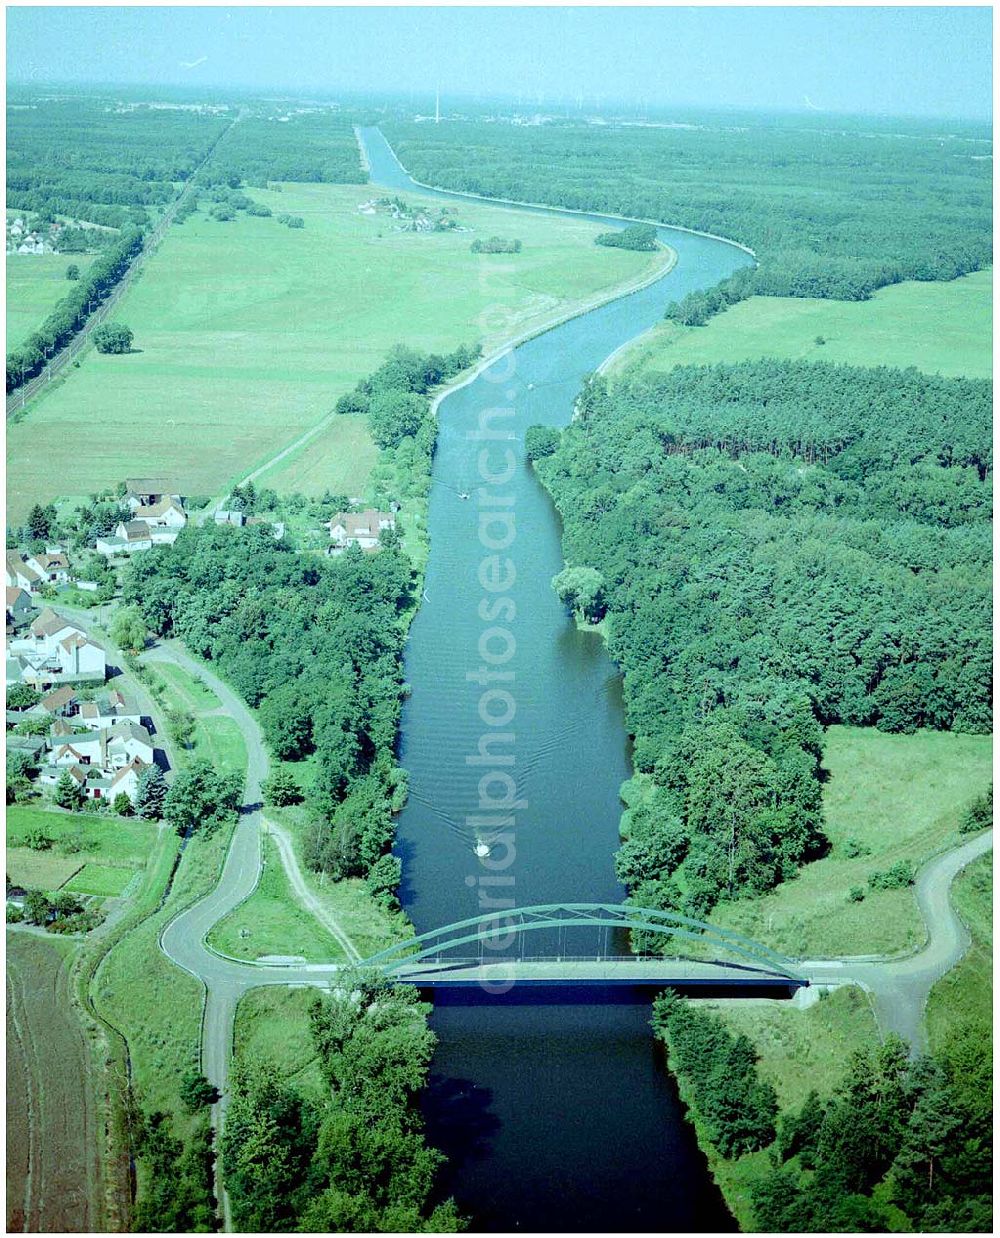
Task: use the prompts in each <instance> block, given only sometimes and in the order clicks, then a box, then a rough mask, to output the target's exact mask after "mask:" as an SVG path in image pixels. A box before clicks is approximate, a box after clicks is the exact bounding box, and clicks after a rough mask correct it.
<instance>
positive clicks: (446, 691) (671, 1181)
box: [360, 130, 751, 1232]
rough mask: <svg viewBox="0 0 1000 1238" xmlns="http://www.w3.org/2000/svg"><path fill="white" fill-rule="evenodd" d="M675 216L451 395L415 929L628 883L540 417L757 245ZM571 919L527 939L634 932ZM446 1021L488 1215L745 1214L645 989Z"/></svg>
mask: <svg viewBox="0 0 1000 1238" xmlns="http://www.w3.org/2000/svg"><path fill="white" fill-rule="evenodd" d="M360 136H361V139H362V142H363V144H364V146H365V149H366V155H367V158H368V161H369V164H370V167H371V174H372V179H373V181H375V182H376V183H378V184H380V185H385V186H386V187H388V188H392V189H395V190H408V191H410V192H414V193H420V194H423V195H424V196H427V195H428V194H432V193H434V196H441V197H443V198H453V197H455V196H459V195H452V194H448V193H443V192H440V193H435V191H431V190H428V189H426V188H424V187H421V186H417V185H415V184H414V183H413V182H412V181H410V179H409V177H408V176H407V175H406V173H405V172H404V171H403V170H402V169H401V167H400V166H399V164H398V163H397V162H396V160H395V158H394V156H393V154H392V152H391V150H390V149H389V147H388V146H387V144H386V143H385V141H384V139H383V138H382V136H381V134H380V133H379V132H378V131H377V130H362V131H361V135H360ZM515 209H518V210H522V209H532V210H541V209H544V208H537V207H533V208H523V207H518V208H515ZM551 213H554V214H569V212H561V211H553V212H551ZM574 218H580V216H579V215H578V214H574ZM584 218H588V219H592V220H593V221H594V222H595V223H598V224H602V225H607V224H609V223H610V224H611V225H612V226H616V225H617V224H618V222H619V221H614V220H607V219H605V218H602V217H600V216H596V215H595V216H587V215H585V216H584ZM659 237H660V240H661V241H662V242H663V243H665V244H667V245H669V246H670V247H671V248H672V249H673V250H674V251H676V254H677V262H676V266H675V267H674V269H673V271H672V272H671V274H670V275H669V277H667V278H666V279H664V277H662V276H661V277H660V278H659V279H657V280H656V281H655V282H653V283H651V284H649V285H648V286H647V287H644V288H642V289H639V290H637V291H635V292H633V293H631V294H628V295H625V296H622V297H620V298H618V299H616V300H615V301H613V302H611V303H608V304H605V305H602V306H599V307H597V308H595V309H593V310H591V311H589V312H588V313H586V314H583V315H581V316H578V317H576V318H574V319H572V320H571V321H569V322H565V323H563V324H561V325H559V326H556V327H554V328H553V329H552V330H551V331H548V332H547V333H545V334H544V335H540V336H536V337H535V338H533V339H530V340H528V341H526V342H524V343H523V344H521V345H519V346H518V347H516V348H514V349H512V350H510V351H509V352H507V353H505V354H503V355H502V356H501V357H499V358H497V359H496V360H494V361H492V362H490V363H489V364H487V365H485V366H484V367H483V368H482V370H481V372H480V373H479V374H477V376H476V377H475V378H474V379H473V380H472V381H471V382H469V383H467V384H465V385H464V386H462V387H461V388H459V389H457V390H455V391H452V392H450V393H449V394H447V395H446V396H445V397H444V398H443V399H442V400H441V401H440V404H439V407H438V410H437V411H438V417H439V434H438V447H437V454H436V457H435V463H434V479H435V481H438V482H440V483H441V484H439V485H435V486H434V487H433V490H432V498H431V503H430V510H429V516H428V523H429V532H430V539H431V554H430V559H429V562H428V565H427V574H426V580H425V597H424V603H423V606H422V607H421V610H420V612H419V613H418V615H417V617H416V618H415V620H414V623H413V626H412V628H411V634H410V642H409V646H408V650H407V658H406V678H407V681H408V683H409V684H410V685H411V688H412V692H411V695H410V697H409V699H408V701H407V703H406V707H405V709H404V713H403V719H402V737H401V745H400V749H401V750H400V761H401V764H403V766H404V767H405V768H406V769H407V770H408V772H409V777H410V799H409V802H408V804H407V807H406V809H405V810H404V812H403V814H402V815H401V818H400V821H399V829H398V834H397V840H398V841H397V848H396V849H397V853H398V854H399V856H400V858H401V859H402V861H403V872H404V880H403V887H402V890H401V896H402V900H403V903H404V906H405V908H406V910H407V912H408V914H409V916H410V918H411V919H412V921H413V922H414V924H415V926H416V928H417V931H418V932H421V931H424V930H427V929H431V928H435V927H437V926H439V925H443V924H447V923H450V922H453V921H455V920H460V919H463V918H466V917H471V916H475V915H477V914H481V913H482V912H484V911H492V910H495V909H498V908H499V909H502V908H504V907H507V906H512V905H520V906H526V905H532V904H540V903H556V902H571V901H576V902H580V901H594V902H620V901H621V900H622V899H623V897H624V890H623V889H622V887H621V886H620V885H619V884H618V883H617V881H616V880H615V876H614V869H613V854H614V851H615V849H616V847H617V845H618V822H619V817H620V813H621V804H620V801H619V798H618V790H619V787H620V785H621V783H622V782H623V781H624V780H625V779H626V778H628V777H629V776H630V774H631V765H630V753H629V747H628V739H627V735H626V731H625V725H624V719H623V714H622V705H621V697H620V685H619V679H618V675H617V672H616V669H615V667H614V666H613V664H612V663H611V662H610V660H609V659H608V657H607V654H606V652H605V650H604V647H603V643H602V641H601V639H600V637H599V635H597V634H595V633H593V632H587V631H582V630H580V629H578V628H577V627H576V625H575V624H573V622H572V621H571V619H570V618H569V617H568V616H567V615H566V614H565V612H564V610H563V608H562V606H561V605H560V603H559V601H558V599H557V598H556V596H555V594H554V593H553V591H552V588H551V579H552V577H553V576H554V575H555V574H556V573H557V572H558V571H560V570H561V568H562V566H563V561H562V553H561V545H560V526H559V520H558V516H557V514H556V512H555V510H554V508H553V506H552V504H551V502H550V500H549V497H548V495H547V493H546V492H545V491H544V489H543V488H542V486H541V485H540V484H539V482H538V481H537V479H536V478H535V476H534V474H533V472H532V471H531V469H530V468H528V467H527V465H526V461H525V456H524V435H525V432H526V430H527V428H528V427H529V426H531V425H535V424H542V425H548V426H554V427H559V428H561V427H563V426H565V425H566V424H568V422H569V420H570V418H571V416H572V411H573V405H574V401H575V399H576V395H577V393H578V391H579V388H580V385H581V383H582V381H583V378H584V376H585V375H586V374H588V373H590V372H592V371H593V370H594V369H596V368H597V367H598V366H599V365H600V364H601V362H602V361H603V360H604V359H605V358H606V357H607V356H608V355H609V354H611V353H612V352H614V351H615V350H616V349H617V348H619V347H620V346H621V345H622V344H624V343H625V342H627V341H628V340H629V339H631V338H633V337H634V336H635V335H637V334H639V333H641V332H642V331H644V330H646V329H647V328H648V327H649V326H650V325H652V324H653V323H655V322H657V321H659V319H660V318H661V317H662V314H663V310H664V308H665V306H666V304H667V303H668V302H669V301H671V300H674V299H677V298H680V297H682V296H684V295H685V294H686V293H687V292H690V291H693V290H694V289H696V288H704V287H710V286H711V285H713V284H715V283H717V282H718V281H719V280H720V279H723V278H725V277H726V276H727V275H730V274H731V273H732V272H733V271H734V270H736V269H738V268H739V267H740V266H743V265H745V264H746V263H748V262H749V261H751V259H750V257H749V256H748V255H747V254H745V253H743V252H741V251H740V250H738V249H737V248H736V247H734V246H731V245H729V244H727V243H725V242H723V241H720V240H717V239H713V238H708V237H701V236H696V235H693V234H690V233H683V232H681V231H679V230H674V229H667V228H663V229H660V230H659ZM462 495H468V496H469V497H470V500H471V501H463V499H462V497H461V496H462ZM574 932H575V933H576V934H578V935H574V933H573V932H556V931H553V932H552V933H551V934H550V935H546V934H537V935H535V937H534V938H533V939H532V940H530V941H528V942H526V943H524V944H523V949H524V950H525V951H530V952H531V953H533V954H539V955H541V954H574V953H592V952H593V951H594V950H595V948H603V949H615V948H617V949H620V950H622V951H624V950H625V949H627V943H626V942H624V941H617V942H616V941H614V940H613V939H612V940H610V941H608V940H605V941H603V942H597V941H595V940H594V939H591V938H587V937H586V935H585V933H584V931H582V930H575V931H574ZM498 944H500V945H503V943H498ZM505 948H506V949H508V950H510V951H512V952H515V951H520V950H521V949H522V943H520V942H518V941H516V940H514V941H510V942H508V943H507V944H506V946H505ZM433 1026H434V1030H435V1031H436V1033H437V1035H438V1036H439V1038H440V1046H439V1049H438V1052H437V1054H436V1056H435V1060H434V1066H433V1074H432V1081H431V1087H430V1089H429V1091H428V1095H427V1099H426V1105H425V1110H426V1117H427V1123H428V1135H429V1138H430V1139H431V1142H433V1143H435V1144H436V1145H438V1146H440V1147H441V1148H442V1150H443V1151H445V1152H446V1153H447V1154H448V1156H449V1168H448V1171H447V1181H446V1183H445V1186H446V1188H447V1189H448V1190H449V1191H451V1192H453V1193H454V1195H455V1197H456V1199H457V1201H458V1204H459V1206H460V1208H461V1209H462V1210H463V1211H464V1212H466V1213H467V1214H469V1215H470V1216H471V1217H472V1218H473V1225H474V1228H476V1229H490V1230H505V1229H515V1228H525V1229H539V1230H549V1231H560V1230H573V1229H577V1230H590V1231H594V1230H601V1229H611V1230H616V1229H617V1230H649V1229H668V1230H675V1231H678V1230H688V1231H702V1232H704V1231H717V1230H720V1229H732V1228H733V1227H734V1223H733V1221H732V1218H731V1217H730V1216H729V1214H728V1212H727V1210H726V1208H725V1206H724V1204H723V1202H722V1199H721V1197H720V1195H719V1193H718V1191H717V1189H716V1188H715V1186H714V1184H713V1183H712V1180H711V1177H710V1174H709V1172H708V1167H707V1165H706V1162H705V1159H704V1157H703V1156H702V1154H701V1153H700V1151H699V1150H698V1147H697V1144H696V1142H695V1137H694V1133H693V1131H692V1129H691V1127H690V1126H689V1125H688V1124H687V1123H686V1122H685V1120H684V1116H683V1110H682V1106H681V1104H680V1102H679V1100H678V1097H677V1094H676V1089H675V1088H674V1085H673V1082H672V1080H671V1079H670V1077H669V1075H668V1074H667V1072H666V1071H665V1069H664V1066H663V1061H662V1057H661V1055H660V1052H659V1050H658V1049H657V1047H656V1045H655V1043H654V1041H653V1038H652V1035H651V1033H650V1029H649V1006H648V1002H647V1000H646V999H645V998H644V997H643V996H642V995H641V994H636V993H633V994H627V993H626V994H625V995H624V996H623V995H621V994H618V995H616V996H615V998H614V1000H612V999H611V998H610V996H607V995H604V996H600V999H599V1000H595V996H594V994H593V993H592V992H589V993H587V994H585V995H584V994H576V995H566V994H562V995H560V996H559V997H558V998H555V997H553V996H545V995H543V996H542V997H541V998H535V999H533V1000H532V1001H530V1002H528V1001H525V1000H523V999H522V998H521V997H520V996H518V999H517V1001H516V1002H515V1001H513V1000H512V999H511V998H510V997H507V998H503V997H501V996H498V995H488V994H483V995H481V996H480V997H476V998H472V999H469V998H463V1000H462V1001H457V1000H454V999H442V998H439V999H438V1000H437V1002H436V1005H435V1013H434V1017H433Z"/></svg>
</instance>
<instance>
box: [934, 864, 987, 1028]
mask: <svg viewBox="0 0 1000 1238" xmlns="http://www.w3.org/2000/svg"><path fill="white" fill-rule="evenodd" d="M951 896H952V901H953V903H954V904H955V908H956V910H957V911H958V914H959V915H960V916H961V917H962V919H963V920H964V921H965V923H966V925H967V927H968V929H969V932H970V934H971V936H972V944H971V946H970V947H969V951H968V953H967V954H966V956H965V958H963V959H962V961H961V962H960V963H959V964H958V966H957V967H953V968H952V969H951V971H950V972H948V974H947V975H946V976H942V977H941V979H940V980H939V981H938V982H937V984H936V985H935V986H934V988H933V989H931V995H930V998H929V999H928V1001H927V1035H928V1038H929V1040H930V1045H931V1049H932V1050H934V1049H937V1048H939V1047H940V1046H941V1045H942V1044H943V1043H944V1042H945V1041H946V1040H947V1039H948V1036H949V1033H950V1032H951V1031H952V1030H953V1029H954V1028H955V1026H956V1025H957V1024H959V1023H962V1022H966V1021H968V1020H970V1019H974V1020H976V1021H977V1022H980V1021H981V1022H983V1023H986V1024H990V1023H992V1019H993V856H992V855H984V856H981V857H980V858H979V859H978V860H975V861H973V863H972V864H970V865H969V867H968V868H967V869H965V870H964V872H961V873H959V875H958V877H957V878H956V879H955V884H954V885H953V886H952V888H951Z"/></svg>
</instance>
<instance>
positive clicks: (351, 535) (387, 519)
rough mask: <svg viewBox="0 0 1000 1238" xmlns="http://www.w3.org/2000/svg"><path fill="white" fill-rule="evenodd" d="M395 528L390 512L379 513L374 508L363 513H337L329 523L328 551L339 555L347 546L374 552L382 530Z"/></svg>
mask: <svg viewBox="0 0 1000 1238" xmlns="http://www.w3.org/2000/svg"><path fill="white" fill-rule="evenodd" d="M395 527H396V517H395V515H394V514H393V513H392V512H380V511H376V510H375V509H374V508H369V509H368V510H367V511H363V512H337V514H336V515H335V516H334V517H333V519H332V520H331V521H330V541H331V546H330V551H331V553H332V554H339V553H340V552H341V551H343V550H346V549H347V547H348V546H360V547H361V549H362V550H375V549H377V548H378V544H379V541H378V539H379V534H380V533H381V532H382V530H383V529H394V528H395Z"/></svg>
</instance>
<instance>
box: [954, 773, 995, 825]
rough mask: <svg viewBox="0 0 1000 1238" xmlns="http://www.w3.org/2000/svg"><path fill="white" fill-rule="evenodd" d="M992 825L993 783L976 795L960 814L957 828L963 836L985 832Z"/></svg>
mask: <svg viewBox="0 0 1000 1238" xmlns="http://www.w3.org/2000/svg"><path fill="white" fill-rule="evenodd" d="M992 824H993V783H992V782H991V783H990V785H989V788H988V789H987V790H986V791H984V792H983V794H982V795H977V796H976V798H975V799H974V800H973V801H972V803H971V804H970V805H969V807H968V808H967V809H966V810H965V812H964V813H963V814H962V816H961V819H960V820H959V823H958V828H959V830H960V831H961V832H962V833H963V834H974V833H975V832H976V831H977V830H985V829H986V828H987V827H988V826H991V825H992Z"/></svg>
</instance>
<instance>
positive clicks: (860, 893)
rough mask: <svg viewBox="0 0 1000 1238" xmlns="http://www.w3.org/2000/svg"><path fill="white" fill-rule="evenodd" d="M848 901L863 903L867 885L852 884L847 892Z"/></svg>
mask: <svg viewBox="0 0 1000 1238" xmlns="http://www.w3.org/2000/svg"><path fill="white" fill-rule="evenodd" d="M847 901H848V902H849V903H863V902H864V901H865V887H864V886H851V888H850V890H849V891H848V893H847Z"/></svg>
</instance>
